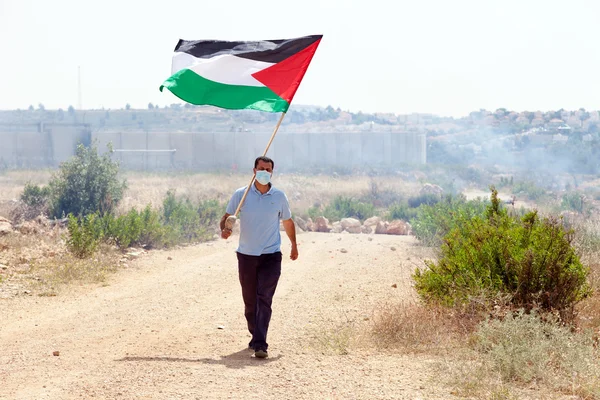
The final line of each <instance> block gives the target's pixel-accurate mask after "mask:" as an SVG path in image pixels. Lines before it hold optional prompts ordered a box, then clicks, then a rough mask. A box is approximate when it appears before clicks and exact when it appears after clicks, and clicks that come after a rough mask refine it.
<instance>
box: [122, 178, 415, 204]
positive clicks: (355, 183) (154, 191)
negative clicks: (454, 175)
mask: <svg viewBox="0 0 600 400" xmlns="http://www.w3.org/2000/svg"><path fill="white" fill-rule="evenodd" d="M251 174H252V170H251V169H249V170H248V173H247V174H242V173H237V174H226V173H222V174H219V173H194V174H150V173H137V172H128V173H127V174H125V178H126V179H127V183H128V189H127V191H126V192H125V197H124V199H123V201H122V202H121V204H120V209H121V210H129V209H130V208H131V207H143V206H145V205H147V204H152V205H153V206H158V205H160V202H161V201H162V199H163V198H164V196H165V194H166V193H167V191H168V190H169V189H176V190H177V193H178V194H181V195H187V196H189V197H191V198H192V199H217V200H219V201H220V202H227V201H228V200H229V198H230V197H231V195H232V194H233V192H234V191H235V190H236V189H238V188H240V187H242V186H246V185H247V184H248V182H249V180H250V178H251V176H252V175H251ZM273 183H274V185H276V186H277V187H278V188H280V189H282V190H283V191H284V192H285V193H286V194H287V196H288V198H289V200H290V206H291V207H292V211H294V213H299V214H305V213H306V211H307V210H308V209H309V208H310V207H312V206H314V205H318V204H326V203H328V202H329V201H330V200H331V199H333V198H334V197H335V196H337V195H349V196H362V195H368V194H370V192H371V191H372V188H373V183H375V185H376V187H377V188H378V190H379V191H380V192H384V193H385V192H388V193H389V192H391V193H394V194H397V196H398V197H402V196H404V197H408V196H409V195H413V194H414V193H416V192H418V190H419V188H420V185H419V184H418V183H416V182H407V181H405V180H403V179H401V178H400V177H393V176H390V177H374V178H370V177H368V176H362V175H361V176H339V177H336V176H327V175H319V176H305V175H299V174H291V173H290V174H281V175H278V174H277V171H275V174H274V175H273Z"/></svg>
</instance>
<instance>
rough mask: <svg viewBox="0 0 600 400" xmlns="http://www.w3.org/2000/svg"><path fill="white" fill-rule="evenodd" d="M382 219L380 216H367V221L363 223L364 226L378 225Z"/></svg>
mask: <svg viewBox="0 0 600 400" xmlns="http://www.w3.org/2000/svg"><path fill="white" fill-rule="evenodd" d="M380 221H381V218H379V217H371V218H367V219H366V220H365V223H364V224H363V225H364V226H369V227H373V228H374V227H376V226H377V224H378V223H379V222H380Z"/></svg>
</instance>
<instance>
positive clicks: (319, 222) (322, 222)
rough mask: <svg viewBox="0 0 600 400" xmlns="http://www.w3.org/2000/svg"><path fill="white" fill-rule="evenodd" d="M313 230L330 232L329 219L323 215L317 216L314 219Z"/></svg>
mask: <svg viewBox="0 0 600 400" xmlns="http://www.w3.org/2000/svg"><path fill="white" fill-rule="evenodd" d="M315 231H316V232H326V233H328V232H330V231H331V228H330V227H329V220H328V219H327V218H325V217H317V219H316V220H315Z"/></svg>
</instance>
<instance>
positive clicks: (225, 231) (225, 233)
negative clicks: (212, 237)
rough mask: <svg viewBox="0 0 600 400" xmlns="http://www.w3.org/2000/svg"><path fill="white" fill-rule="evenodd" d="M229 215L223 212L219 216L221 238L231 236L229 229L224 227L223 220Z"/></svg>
mask: <svg viewBox="0 0 600 400" xmlns="http://www.w3.org/2000/svg"><path fill="white" fill-rule="evenodd" d="M229 215H230V214H227V213H225V214H224V215H223V216H222V217H221V222H219V227H220V228H221V237H222V238H223V239H227V238H229V236H231V229H227V228H225V221H226V220H227V217H229Z"/></svg>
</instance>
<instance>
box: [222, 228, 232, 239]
mask: <svg viewBox="0 0 600 400" xmlns="http://www.w3.org/2000/svg"><path fill="white" fill-rule="evenodd" d="M229 236H231V229H228V228H225V229H223V230H221V237H222V238H223V239H228V238H229Z"/></svg>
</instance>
